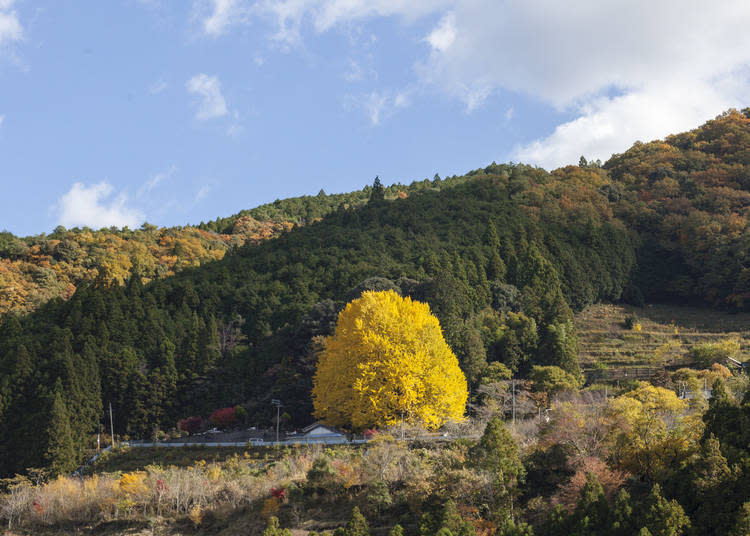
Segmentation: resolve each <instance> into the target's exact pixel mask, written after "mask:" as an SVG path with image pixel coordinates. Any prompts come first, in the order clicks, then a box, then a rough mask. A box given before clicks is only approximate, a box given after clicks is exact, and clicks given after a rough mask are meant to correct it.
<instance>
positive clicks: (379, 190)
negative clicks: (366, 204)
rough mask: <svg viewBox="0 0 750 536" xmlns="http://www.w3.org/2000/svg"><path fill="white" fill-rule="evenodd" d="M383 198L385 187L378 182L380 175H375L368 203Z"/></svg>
mask: <svg viewBox="0 0 750 536" xmlns="http://www.w3.org/2000/svg"><path fill="white" fill-rule="evenodd" d="M384 199H385V188H383V185H382V184H381V183H380V177H375V181H374V182H373V183H372V192H371V193H370V203H377V202H378V201H383V200H384Z"/></svg>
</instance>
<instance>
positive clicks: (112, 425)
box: [109, 402, 115, 448]
mask: <svg viewBox="0 0 750 536" xmlns="http://www.w3.org/2000/svg"><path fill="white" fill-rule="evenodd" d="M109 432H110V434H111V435H112V448H115V421H114V419H113V418H112V402H110V403H109Z"/></svg>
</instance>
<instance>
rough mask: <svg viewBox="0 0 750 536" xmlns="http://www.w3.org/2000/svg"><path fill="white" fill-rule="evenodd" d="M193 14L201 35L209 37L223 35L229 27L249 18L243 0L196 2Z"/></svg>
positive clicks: (204, 0) (200, 0) (203, 0)
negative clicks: (197, 21)
mask: <svg viewBox="0 0 750 536" xmlns="http://www.w3.org/2000/svg"><path fill="white" fill-rule="evenodd" d="M194 12H195V14H196V15H195V17H196V18H198V19H199V20H200V24H201V27H202V30H203V33H204V34H206V35H208V36H211V37H219V36H221V35H223V34H224V33H226V31H227V30H228V28H229V27H230V26H232V25H235V24H240V23H243V22H246V21H247V20H248V16H249V9H248V7H247V6H246V3H245V2H244V1H243V0H197V1H195V2H194Z"/></svg>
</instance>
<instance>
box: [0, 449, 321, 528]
mask: <svg viewBox="0 0 750 536" xmlns="http://www.w3.org/2000/svg"><path fill="white" fill-rule="evenodd" d="M319 451H320V449H319V448H309V449H305V450H304V451H302V450H301V451H299V452H295V453H292V454H290V455H288V456H286V457H284V459H283V460H282V461H281V462H279V463H275V464H273V465H272V466H270V467H269V468H268V469H267V470H266V471H265V472H262V473H260V474H259V472H258V470H257V468H256V467H255V464H254V463H253V462H252V460H249V459H244V458H242V457H239V456H233V457H231V458H229V459H227V460H226V461H225V462H223V463H220V464H219V463H206V462H205V461H198V462H196V463H195V464H194V465H192V466H190V467H187V468H178V467H174V466H170V467H167V468H164V467H160V466H148V467H146V468H145V470H144V471H134V472H129V473H105V474H101V475H93V476H90V477H83V478H76V477H67V476H63V477H59V478H57V479H56V480H52V481H50V482H47V483H45V484H42V485H40V486H32V485H31V484H30V483H28V482H23V481H19V482H17V483H16V485H14V486H13V487H12V488H11V489H10V490H9V491H8V493H7V494H5V495H3V496H2V497H0V519H3V520H4V521H5V522H6V523H7V525H8V528H12V527H19V526H20V527H45V526H47V527H49V526H58V527H59V526H77V525H81V524H91V523H99V522H105V521H112V520H123V519H125V520H144V519H152V518H160V517H163V516H167V517H179V516H188V517H189V518H190V519H191V520H192V521H193V522H194V523H196V524H199V522H200V520H202V518H203V516H202V513H203V512H204V511H205V510H207V509H214V508H217V507H226V508H230V509H237V508H240V507H241V506H244V505H251V504H252V503H254V502H256V501H257V500H258V499H261V498H264V497H268V496H269V494H270V491H271V488H273V487H280V486H284V485H287V484H288V483H289V482H291V481H294V480H300V479H303V478H304V477H305V475H306V473H307V471H308V470H309V469H310V467H311V465H312V462H313V460H314V459H315V457H316V456H318V455H319Z"/></svg>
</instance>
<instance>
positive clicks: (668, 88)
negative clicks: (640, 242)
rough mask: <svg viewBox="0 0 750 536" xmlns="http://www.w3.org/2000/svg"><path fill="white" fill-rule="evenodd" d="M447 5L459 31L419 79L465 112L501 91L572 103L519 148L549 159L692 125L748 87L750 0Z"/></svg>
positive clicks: (602, 152) (569, 158) (734, 102)
mask: <svg viewBox="0 0 750 536" xmlns="http://www.w3.org/2000/svg"><path fill="white" fill-rule="evenodd" d="M452 13H453V24H454V28H455V34H454V37H455V38H454V39H453V40H452V41H451V42H450V44H449V45H447V46H446V43H447V40H437V42H435V43H432V42H431V52H430V55H429V58H428V59H427V60H425V61H424V62H422V64H421V65H420V66H419V67H418V72H419V74H420V76H421V77H422V79H423V80H425V81H426V82H428V83H430V84H434V85H436V86H438V87H440V88H441V89H442V90H443V91H445V92H447V93H448V94H450V95H453V96H455V97H457V98H460V99H461V100H463V101H464V103H465V104H466V106H467V109H469V110H471V109H473V108H476V107H478V106H480V105H481V104H482V103H483V102H484V100H485V99H486V98H488V97H489V96H490V95H492V94H493V93H494V92H495V91H498V90H503V91H506V92H507V91H510V92H516V93H520V94H524V95H528V96H531V97H533V98H535V99H537V100H539V101H541V102H543V103H546V104H548V105H551V106H553V107H555V108H557V109H559V110H567V111H573V112H574V113H575V114H576V116H577V117H576V118H575V119H574V120H572V121H570V122H568V123H565V124H563V125H560V126H558V127H557V129H556V130H555V131H554V132H553V133H552V134H551V135H549V136H548V137H546V138H544V139H541V140H537V141H536V142H533V143H530V144H528V145H526V146H523V147H519V148H517V149H516V150H515V152H514V157H517V158H519V159H522V160H523V161H528V162H531V163H536V164H542V165H545V166H547V167H554V166H558V165H563V164H567V163H574V162H577V161H578V157H579V156H580V155H581V154H586V156H587V157H589V156H590V157H594V158H601V159H606V158H608V157H609V156H610V155H611V154H612V153H613V152H621V151H623V150H625V149H627V147H628V146H629V145H630V144H631V143H633V142H634V141H636V140H638V139H641V140H643V141H647V140H649V139H652V138H655V137H656V138H659V137H663V136H664V135H666V134H668V133H670V132H677V131H679V130H683V129H686V128H690V127H694V126H696V125H698V124H700V123H701V122H703V121H705V120H706V119H709V118H711V117H714V116H715V115H717V114H718V113H720V112H722V111H723V110H725V109H727V108H729V107H732V106H738V105H740V104H741V102H742V99H743V98H744V97H745V96H746V95H747V94H748V88H749V87H750V84H748V76H747V72H746V69H747V67H748V66H750V32H747V31H744V30H743V28H747V26H748V24H750V3H748V2H746V1H745V0H728V1H726V2H722V3H720V4H712V5H710V6H709V5H708V4H705V3H702V2H698V1H689V2H685V1H683V0H664V1H661V2H650V1H649V0H614V1H612V2H606V3H602V2H597V1H588V0H574V1H572V2H553V1H551V0H509V1H506V2H502V3H500V2H491V1H478V0H465V1H464V0H458V1H457V2H456V3H455V5H454V8H453V10H452ZM643 13H647V14H648V16H646V17H644V16H642V14H643ZM441 24H444V23H443V22H442V21H441V23H438V25H437V26H436V27H435V30H434V31H433V34H434V33H435V32H438V31H439V30H441V28H442V26H441ZM433 34H431V35H433ZM428 41H429V39H428ZM743 71H744V72H743ZM613 94H614V95H616V96H612V95H613Z"/></svg>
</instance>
